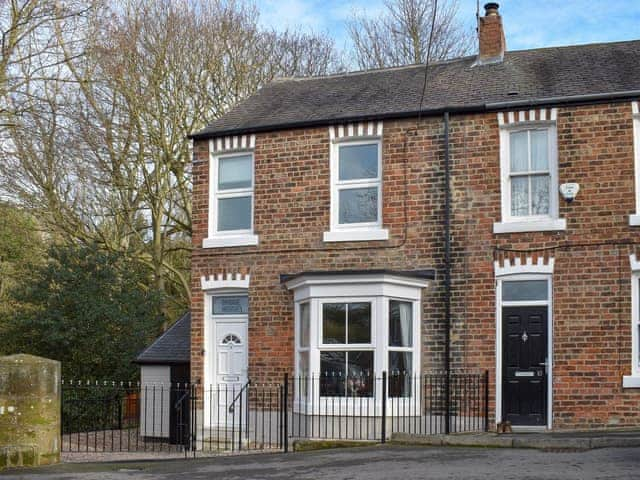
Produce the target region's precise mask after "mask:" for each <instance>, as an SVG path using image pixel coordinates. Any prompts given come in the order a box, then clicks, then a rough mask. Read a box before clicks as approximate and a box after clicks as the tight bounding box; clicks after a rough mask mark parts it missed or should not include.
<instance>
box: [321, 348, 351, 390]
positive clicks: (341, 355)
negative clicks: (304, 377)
mask: <svg viewBox="0 0 640 480" xmlns="http://www.w3.org/2000/svg"><path fill="white" fill-rule="evenodd" d="M346 360H347V353H346V352H320V395H321V396H323V397H342V396H344V392H345V377H346V371H345V368H346V363H347V361H346Z"/></svg>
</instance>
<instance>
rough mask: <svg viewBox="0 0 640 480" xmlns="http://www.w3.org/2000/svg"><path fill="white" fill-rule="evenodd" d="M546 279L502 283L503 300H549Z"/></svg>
mask: <svg viewBox="0 0 640 480" xmlns="http://www.w3.org/2000/svg"><path fill="white" fill-rule="evenodd" d="M548 293H549V292H548V289H547V281H546V280H520V281H517V282H503V283H502V300H503V301H512V302H513V301H528V300H547V298H548V296H549V295H548Z"/></svg>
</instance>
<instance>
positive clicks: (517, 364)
mask: <svg viewBox="0 0 640 480" xmlns="http://www.w3.org/2000/svg"><path fill="white" fill-rule="evenodd" d="M547 315H548V312H547V307H503V309H502V332H503V334H502V412H503V420H505V421H509V422H511V424H512V425H540V426H544V425H546V423H547V367H546V364H547V335H548V332H547V323H548V322H547Z"/></svg>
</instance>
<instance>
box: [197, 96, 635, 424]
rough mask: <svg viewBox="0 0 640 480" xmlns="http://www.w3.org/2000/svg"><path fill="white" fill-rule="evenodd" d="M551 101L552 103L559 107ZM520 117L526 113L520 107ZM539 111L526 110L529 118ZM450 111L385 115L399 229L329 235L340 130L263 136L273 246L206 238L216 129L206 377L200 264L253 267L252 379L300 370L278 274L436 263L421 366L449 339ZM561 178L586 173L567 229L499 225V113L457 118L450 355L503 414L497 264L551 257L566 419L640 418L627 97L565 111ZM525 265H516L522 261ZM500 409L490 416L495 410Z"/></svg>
mask: <svg viewBox="0 0 640 480" xmlns="http://www.w3.org/2000/svg"><path fill="white" fill-rule="evenodd" d="M549 111H550V110H549ZM516 115H518V116H519V115H520V114H519V112H516ZM528 115H529V114H528V113H526V116H527V118H528ZM443 128H444V127H443V121H442V118H440V117H428V118H422V119H421V120H420V121H419V122H417V119H408V120H393V121H385V122H384V129H383V136H382V149H383V201H384V204H383V226H384V228H388V229H389V234H390V235H389V239H388V240H385V241H370V242H353V243H349V242H345V243H344V244H340V245H335V244H327V243H324V242H323V240H322V238H323V232H325V231H326V230H327V229H328V228H329V225H330V218H329V215H330V212H329V206H330V188H329V146H330V139H329V135H328V130H327V127H318V128H305V129H302V128H301V129H295V130H285V131H278V132H272V133H260V134H256V136H255V149H254V154H255V188H254V196H255V197H254V198H255V200H254V201H255V216H254V225H255V228H254V230H255V233H256V234H257V235H259V236H260V245H258V246H251V247H231V248H214V249H203V248H201V246H202V240H203V238H205V237H206V236H207V209H208V205H207V204H208V169H209V142H208V141H196V142H195V145H194V164H193V178H194V188H193V246H194V250H193V254H192V277H191V278H192V362H191V368H192V380H193V381H198V380H201V379H202V378H203V363H202V358H203V357H202V350H203V348H204V337H203V331H204V330H203V322H204V318H203V301H204V292H203V290H202V288H201V277H203V276H204V277H208V276H209V275H213V274H216V273H219V272H231V273H238V272H242V273H245V274H250V278H251V282H250V287H249V309H250V314H249V376H250V378H252V379H253V380H255V381H257V382H276V381H279V380H281V378H282V375H283V374H284V373H285V372H288V373H292V371H293V361H294V355H293V346H294V345H293V343H294V324H293V298H292V294H291V293H290V292H289V291H287V290H286V289H285V288H284V287H283V286H282V285H281V284H280V279H279V275H280V274H283V273H297V272H301V271H310V270H347V269H380V268H387V269H398V270H417V269H429V268H433V269H435V270H436V280H435V282H433V286H432V287H431V288H429V289H426V290H424V291H423V295H422V296H423V305H422V312H421V313H422V325H421V329H422V332H421V342H422V359H421V362H422V367H423V370H425V371H426V370H440V369H442V367H443V363H444V361H443V352H444V330H443V325H444V304H443V299H444V286H443V279H444V264H443V261H444V260H443V259H444V234H443V225H444V185H443V182H444V180H443V179H444V150H443V133H444V130H443ZM557 131H558V162H559V172H558V176H559V183H564V182H578V183H580V186H581V190H580V195H578V197H577V198H576V200H575V201H573V202H572V203H570V204H567V203H565V202H564V201H563V200H561V201H560V212H559V213H560V217H561V218H565V219H566V221H567V229H566V231H562V232H534V233H508V234H493V224H494V222H497V221H500V217H501V192H500V156H499V149H500V140H499V125H498V119H497V115H496V114H495V113H486V114H484V113H483V114H465V115H452V117H451V121H450V153H451V161H452V181H451V186H452V192H451V195H452V232H451V238H452V262H453V270H452V296H453V300H452V329H451V342H452V366H453V368H455V369H465V370H476V371H477V370H488V371H489V372H490V398H491V403H492V404H491V406H490V413H491V415H493V412H495V405H494V398H495V365H496V358H495V354H496V353H495V352H496V338H495V322H496V318H495V317H496V304H495V303H496V296H495V282H496V278H495V262H499V263H500V265H504V262H505V260H507V259H508V260H509V262H510V264H511V265H514V264H515V262H516V259H517V258H520V262H521V263H522V264H524V263H525V262H526V261H527V259H528V258H530V259H531V261H532V262H535V263H538V261H539V260H538V259H542V261H543V263H544V264H548V262H549V261H550V260H551V259H553V262H554V266H553V287H554V292H553V294H554V298H553V339H554V371H553V381H554V387H553V388H554V404H553V427H554V429H570V428H603V427H609V426H639V425H640V416H639V415H638V404H639V403H640V391H639V390H634V389H623V388H622V376H623V375H629V374H630V371H631V288H630V279H631V270H630V262H629V258H630V255H631V254H632V253H638V252H637V250H636V248H635V247H634V244H635V243H640V241H639V240H640V230H639V228H640V227H631V226H629V221H628V218H629V214H631V213H634V212H635V192H634V162H633V123H632V114H631V108H630V105H629V103H628V102H620V103H609V104H599V105H590V106H573V107H561V108H558V110H557ZM512 262H513V263H512ZM493 420H494V419H493V418H492V421H493Z"/></svg>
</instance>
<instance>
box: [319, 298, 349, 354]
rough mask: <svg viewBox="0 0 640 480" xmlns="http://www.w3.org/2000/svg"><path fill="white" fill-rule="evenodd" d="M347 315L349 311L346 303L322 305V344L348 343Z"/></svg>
mask: <svg viewBox="0 0 640 480" xmlns="http://www.w3.org/2000/svg"><path fill="white" fill-rule="evenodd" d="M346 314H347V309H346V304H344V303H325V304H324V305H322V343H324V344H328V343H340V344H344V343H346V341H347V336H346V334H347V332H346V319H347V315H346Z"/></svg>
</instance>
